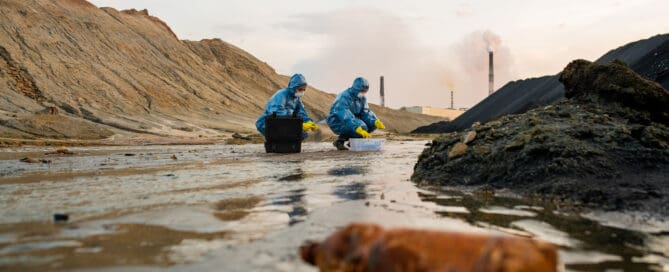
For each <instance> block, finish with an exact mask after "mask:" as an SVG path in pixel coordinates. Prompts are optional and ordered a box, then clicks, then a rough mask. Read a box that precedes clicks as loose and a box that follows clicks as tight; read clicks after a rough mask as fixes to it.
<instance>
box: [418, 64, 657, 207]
mask: <svg viewBox="0 0 669 272" xmlns="http://www.w3.org/2000/svg"><path fill="white" fill-rule="evenodd" d="M560 81H561V82H562V83H563V84H564V85H565V87H566V90H567V91H566V97H567V99H566V100H565V101H562V102H559V103H557V104H555V105H551V106H547V107H544V108H540V109H534V110H531V111H529V112H527V113H525V114H520V115H510V116H505V117H502V118H499V119H497V120H493V121H490V122H488V123H486V124H483V125H475V126H473V127H472V128H471V129H469V130H467V131H464V132H460V133H451V134H445V135H443V136H440V137H438V138H437V139H435V140H434V141H433V142H432V143H430V144H429V145H430V146H429V147H428V148H426V149H425V150H424V151H423V153H422V154H421V156H420V158H419V161H418V163H417V164H416V166H415V168H414V171H415V172H414V174H413V176H412V179H413V180H414V181H415V182H417V183H418V184H440V185H466V186H491V187H493V188H509V189H512V190H513V191H516V192H520V193H522V194H525V195H535V194H536V195H541V196H544V197H545V196H548V197H551V198H556V199H558V200H568V201H571V202H574V203H584V204H586V205H588V206H590V207H595V208H598V209H605V210H640V211H647V212H652V213H658V214H660V215H663V216H666V215H667V214H669V127H668V126H669V111H667V107H666V105H669V91H667V90H665V89H663V88H662V87H661V86H660V85H659V84H657V83H655V82H652V81H649V80H646V79H644V78H642V77H640V76H639V75H637V74H636V73H634V72H633V71H632V70H631V69H629V67H628V66H627V65H625V64H624V63H622V62H617V61H614V62H612V63H610V64H604V65H602V64H593V63H590V62H587V61H583V60H577V61H574V62H572V63H571V64H569V65H568V66H567V67H566V68H565V70H564V71H563V72H562V74H561V78H560Z"/></svg>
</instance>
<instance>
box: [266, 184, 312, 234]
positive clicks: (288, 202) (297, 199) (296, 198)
mask: <svg viewBox="0 0 669 272" xmlns="http://www.w3.org/2000/svg"><path fill="white" fill-rule="evenodd" d="M305 193H306V189H304V188H302V189H296V190H290V191H288V192H287V194H288V195H284V196H281V197H280V198H277V199H274V200H272V201H271V204H272V205H278V206H291V208H292V210H290V211H289V212H288V217H289V221H288V225H291V226H292V225H294V224H296V223H299V222H302V221H304V218H305V217H306V216H307V214H308V211H307V209H306V208H305V206H306V203H305V201H304V195H305Z"/></svg>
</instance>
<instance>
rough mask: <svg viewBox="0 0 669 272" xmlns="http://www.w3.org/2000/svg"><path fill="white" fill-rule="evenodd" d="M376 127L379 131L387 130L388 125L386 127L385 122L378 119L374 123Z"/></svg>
mask: <svg viewBox="0 0 669 272" xmlns="http://www.w3.org/2000/svg"><path fill="white" fill-rule="evenodd" d="M374 125H375V126H376V128H378V129H386V125H384V124H383V122H381V119H376V121H374Z"/></svg>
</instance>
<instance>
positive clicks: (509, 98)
mask: <svg viewBox="0 0 669 272" xmlns="http://www.w3.org/2000/svg"><path fill="white" fill-rule="evenodd" d="M614 59H618V60H621V61H623V62H625V63H627V64H628V65H629V66H630V67H631V68H632V69H633V70H634V71H635V72H637V73H638V74H640V75H642V76H644V77H645V78H647V79H651V80H654V81H656V82H658V83H660V84H661V85H662V86H663V87H664V88H669V34H663V35H657V36H654V37H651V38H648V39H644V40H640V41H636V42H632V43H629V44H626V45H624V46H621V47H619V48H616V49H614V50H611V51H609V52H608V53H606V54H605V55H604V56H602V57H601V58H599V59H598V60H597V61H596V62H597V63H608V62H611V61H612V60H614ZM558 79H559V75H552V76H544V77H539V78H530V79H524V80H518V81H513V82H509V83H508V84H506V85H504V86H503V87H502V88H500V89H499V90H497V91H496V92H495V93H493V94H492V95H491V96H489V97H487V98H486V99H484V100H483V101H481V102H479V103H478V104H476V106H474V107H472V108H471V109H469V110H468V111H467V112H465V113H464V114H462V115H460V116H459V117H458V118H456V119H455V120H453V121H450V122H449V121H442V122H437V123H434V124H430V125H428V126H424V127H420V128H417V129H416V130H414V132H415V133H446V132H453V131H461V130H464V129H467V128H469V127H470V126H471V125H472V124H473V123H474V122H482V123H483V122H487V121H489V120H492V119H496V118H499V117H500V116H502V115H506V114H519V113H524V112H526V111H528V110H529V109H533V108H536V107H541V106H545V105H549V104H553V103H555V102H557V101H559V100H561V99H563V98H564V93H565V89H564V86H563V85H562V84H561V83H560V81H559V80H558Z"/></svg>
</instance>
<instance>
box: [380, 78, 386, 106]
mask: <svg viewBox="0 0 669 272" xmlns="http://www.w3.org/2000/svg"><path fill="white" fill-rule="evenodd" d="M381 107H384V108H385V107H386V95H385V93H384V91H383V76H381Z"/></svg>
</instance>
